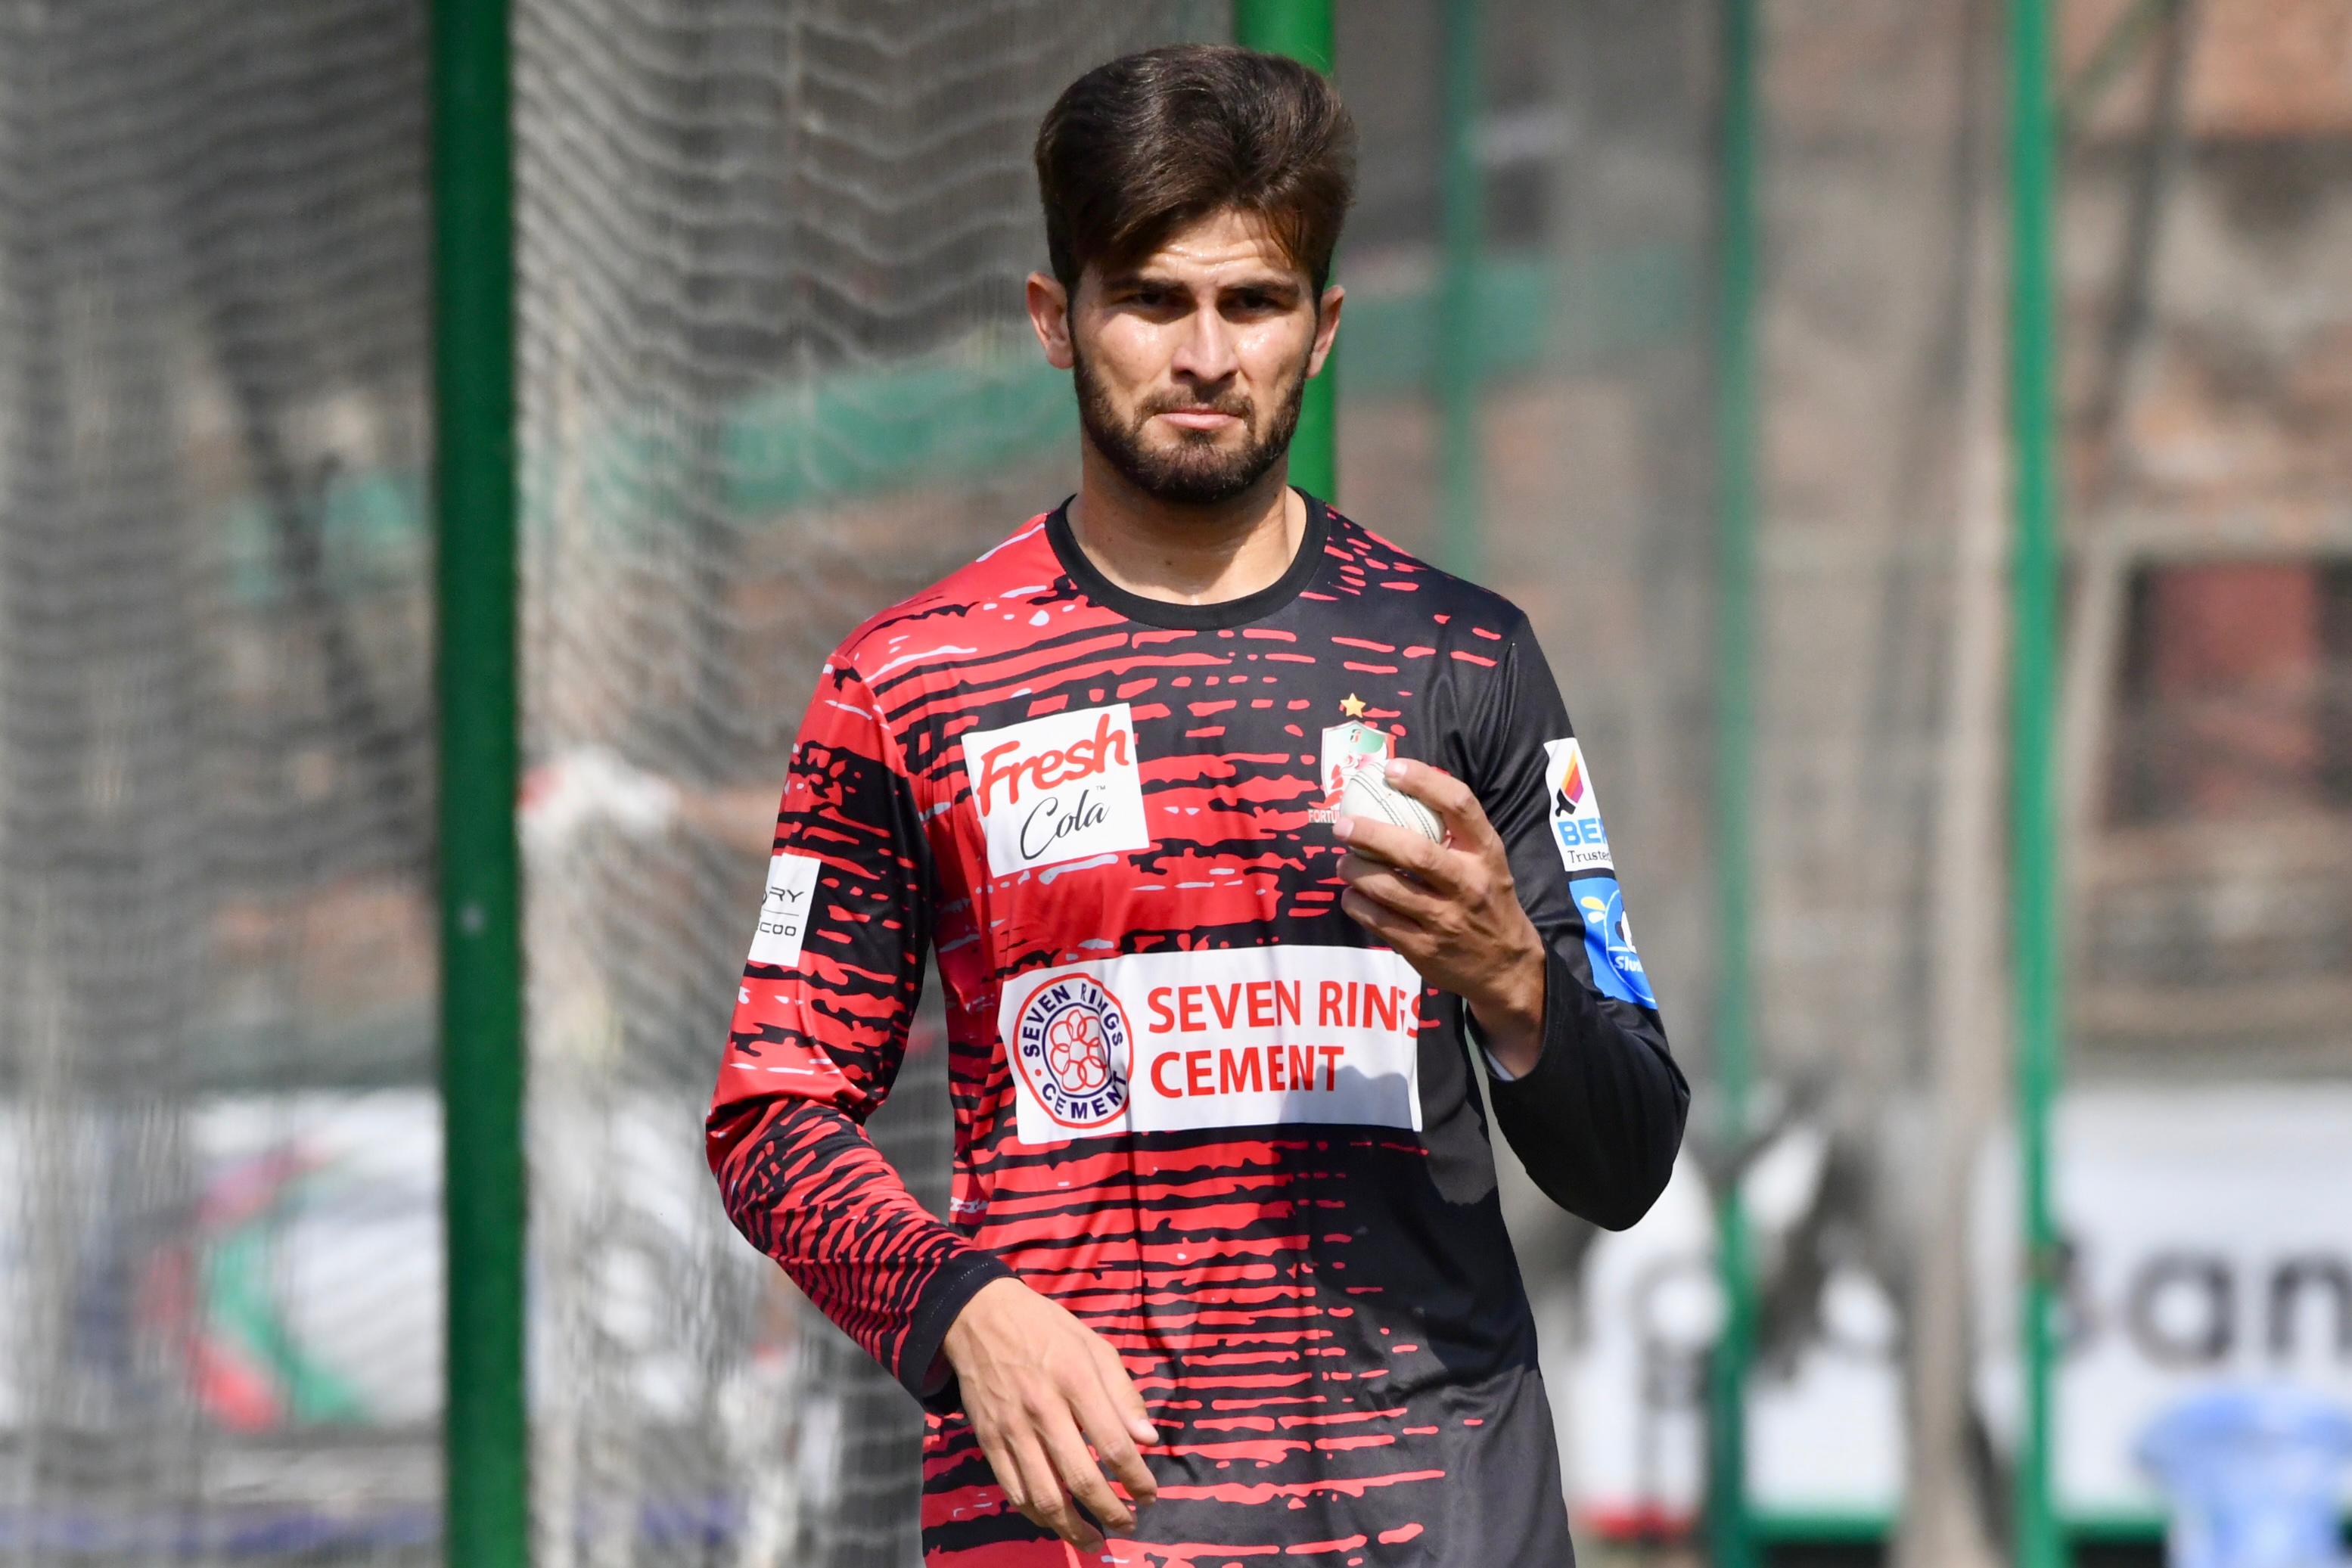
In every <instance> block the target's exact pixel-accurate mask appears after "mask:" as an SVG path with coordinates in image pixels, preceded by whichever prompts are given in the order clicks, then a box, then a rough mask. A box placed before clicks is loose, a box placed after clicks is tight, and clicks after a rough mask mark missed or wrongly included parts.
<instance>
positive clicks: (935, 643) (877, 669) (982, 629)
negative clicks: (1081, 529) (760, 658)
mask: <svg viewBox="0 0 2352 1568" xmlns="http://www.w3.org/2000/svg"><path fill="white" fill-rule="evenodd" d="M1046 515H1047V514H1045V513H1043V512H1040V513H1039V514H1037V515H1036V516H1035V517H1031V518H1030V519H1029V520H1028V521H1027V522H1025V523H1024V524H1022V525H1021V526H1020V527H1019V528H1015V529H1013V532H1012V533H1010V534H1008V535H1006V536H1005V538H1003V539H1001V540H999V541H998V542H997V543H996V544H994V545H992V546H991V547H990V548H989V549H987V550H985V551H983V552H982V554H981V555H980V556H979V557H978V558H976V559H973V560H971V561H969V562H967V563H966V564H965V565H963V566H961V567H958V568H957V569H956V570H953V571H951V572H950V573H949V574H948V575H947V576H945V577H943V578H941V579H940V580H939V581H937V582H935V583H933V584H931V585H930V586H929V588H926V589H924V590H923V591H921V592H919V593H915V594H910V595H908V597H907V598H905V599H902V600H900V601H898V603H896V604H893V605H891V606H889V607H888V608H887V609H886V610H882V611H878V612H876V613H875V614H873V615H871V616H868V617H867V618H866V620H865V621H864V622H862V623H860V624H859V625H858V627H857V628H856V630H855V631H853V632H850V633H849V635H848V636H846V637H845V638H843V639H842V642H841V644H840V646H839V647H837V648H835V650H834V652H833V656H832V658H830V659H829V660H827V661H826V671H827V674H829V675H831V676H832V677H834V678H835V679H841V678H847V679H853V680H856V681H859V682H862V683H864V684H865V685H867V686H869V687H872V688H874V689H875V690H876V693H877V696H878V695H880V693H881V691H882V690H883V689H884V688H886V687H890V686H898V685H905V684H907V683H908V681H910V680H918V679H920V678H921V677H923V676H925V675H929V674H936V673H938V672H940V671H941V670H946V669H952V668H955V667H957V666H959V665H961V664H967V663H969V662H971V661H972V660H974V659H984V658H987V657H990V656H992V655H993V654H996V653H1002V652H1005V651H1008V650H1010V649H1013V648H1015V647H1019V646H1021V645H1023V644H1024V643H1028V642H1030V641H1031V640H1033V639H1034V636H1035V630H1034V627H1033V626H1032V625H1031V624H1030V622H1031V621H1032V620H1033V619H1034V617H1035V616H1036V615H1037V614H1039V613H1042V612H1041V611H1040V610H1039V609H1038V608H1037V606H1036V604H1035V603H1034V601H1035V600H1036V599H1037V598H1038V596H1040V595H1043V594H1045V593H1048V592H1050V591H1052V590H1053V588H1054V584H1055V578H1057V577H1058V576H1059V575H1060V574H1061V568H1060V565H1059V563H1058V562H1056V561H1055V559H1054V551H1053V547H1052V545H1051V544H1049V543H1048V542H1047V541H1046V538H1045V517H1046Z"/></svg>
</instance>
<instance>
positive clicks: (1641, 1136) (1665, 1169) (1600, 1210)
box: [1480, 946, 1690, 1230]
mask: <svg viewBox="0 0 2352 1568" xmlns="http://www.w3.org/2000/svg"><path fill="white" fill-rule="evenodd" d="M1621 1011H1622V1012H1624V1013H1627V1014H1631V1015H1633V1017H1634V1018H1638V1019H1643V1023H1641V1024H1635V1023H1630V1022H1628V1021H1627V1020H1626V1019H1622V1018H1620V1017H1619V1016H1618V1014H1619V1013H1620V1012H1621ZM1480 1021H1481V1022H1482V1023H1483V1021H1484V1020H1483V1019H1481V1020H1480ZM1656 1032H1657V1031H1656V1030H1655V1026H1654V1022H1651V1021H1650V1015H1645V1014H1642V1013H1640V1012H1639V1011H1638V1009H1633V1008H1630V1007H1626V1006H1624V1005H1623V1004H1612V1003H1606V1002H1604V1001H1603V999H1602V998H1601V997H1600V996H1598V995H1597V994H1595V993H1594V992H1593V991H1592V990H1591V988H1589V987H1587V986H1586V985H1584V984H1583V983H1582V982H1581V981H1580V979H1579V978H1578V977H1577V976H1576V974H1575V972H1574V969H1573V967H1571V966H1570V964H1569V963H1568V961H1567V960H1566V959H1565V958H1564V957H1563V956H1561V955H1560V953H1559V951H1558V949H1557V946H1553V947H1551V948H1549V950H1548V952H1547V961H1546V965H1545V985H1544V998H1543V1009H1542V1025H1541V1029H1540V1031H1539V1044H1538V1050H1537V1051H1535V1053H1534V1055H1533V1058H1532V1060H1531V1061H1527V1070H1526V1071H1517V1069H1516V1065H1515V1063H1514V1062H1513V1061H1508V1060H1503V1061H1500V1065H1501V1066H1502V1067H1503V1068H1504V1069H1505V1071H1511V1072H1512V1073H1513V1076H1512V1077H1510V1078H1509V1079H1508V1080H1503V1079H1501V1078H1500V1075H1497V1078H1496V1082H1494V1083H1493V1086H1492V1087H1493V1092H1494V1100H1495V1113H1496V1120H1497V1121H1498V1122H1499V1123H1500V1124H1501V1125H1502V1129H1503V1134H1504V1135H1505V1136H1506V1137H1507V1138H1508V1139H1509V1140H1510V1144H1511V1147H1512V1148H1513V1149H1514V1150H1515V1151H1517V1154H1518V1155H1519V1159H1520V1162H1521V1163H1522V1164H1523V1165H1525V1166H1527V1169H1528V1176H1531V1177H1532V1178H1534V1180H1535V1183H1536V1185H1537V1186H1538V1187H1540V1188H1542V1189H1543V1191H1544V1192H1545V1194H1546V1195H1547V1196H1549V1197H1550V1198H1551V1199H1552V1201H1553V1202H1555V1203H1558V1204H1559V1206H1560V1207H1563V1208H1566V1209H1568V1210H1569V1211H1570V1213H1573V1214H1577V1215H1580V1216H1582V1217H1583V1218H1587V1219H1590V1220H1591V1221H1592V1222H1593V1223H1594V1224H1596V1225H1600V1226H1602V1227H1604V1228H1609V1229H1612V1230H1622V1229H1623V1228H1625V1227H1627V1226H1629V1225H1632V1224H1633V1222H1634V1221H1635V1220H1637V1219H1639V1218H1641V1217H1642V1216H1643V1214H1645V1213H1647V1212H1648V1211H1649V1207H1650V1206H1651V1205H1652V1204H1653V1203H1654V1202H1655V1201H1656V1200H1657V1197H1658V1194H1659V1193H1661V1192H1663V1191H1664V1190H1665V1185H1666V1180H1667V1178H1668V1177H1669V1176H1672V1175H1673V1173H1674V1164H1675V1152H1676V1151H1677V1150H1678V1149H1679V1148H1680V1147H1681V1145H1682V1134H1683V1122H1684V1117H1685V1113H1686V1112H1687V1110H1688V1107H1689V1103H1690V1089H1689V1086H1688V1085H1687V1084H1686V1083H1685V1082H1684V1081H1683V1075H1682V1072H1681V1071H1680V1070H1679V1069H1678V1068H1676V1067H1675V1064H1674V1061H1673V1059H1672V1058H1671V1057H1669V1056H1668V1055H1667V1054H1666V1050H1665V1042H1664V1039H1663V1037H1660V1038H1657V1039H1655V1040H1653V1039H1652V1038H1651V1036H1652V1035H1653V1034H1654V1033H1656ZM1482 1043H1486V1044H1487V1046H1488V1049H1489V1050H1490V1051H1493V1050H1494V1044H1493V1042H1488V1041H1484V1040H1483V1038H1482ZM1496 1054H1497V1055H1498V1056H1499V1052H1497V1053H1496ZM1522 1060H1525V1059H1524V1058H1522Z"/></svg>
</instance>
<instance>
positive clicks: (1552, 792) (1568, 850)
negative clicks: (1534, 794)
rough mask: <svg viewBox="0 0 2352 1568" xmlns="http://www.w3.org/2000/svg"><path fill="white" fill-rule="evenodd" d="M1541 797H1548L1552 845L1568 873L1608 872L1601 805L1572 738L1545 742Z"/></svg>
mask: <svg viewBox="0 0 2352 1568" xmlns="http://www.w3.org/2000/svg"><path fill="white" fill-rule="evenodd" d="M1544 793H1545V794H1546V795H1547V796H1548V797H1549V809H1550V813H1551V836H1552V841H1553V842H1554V843H1555V844H1557V845H1558V846H1559V860H1560V863H1561V864H1562V865H1564V866H1566V867H1567V868H1568V873H1569V875H1570V876H1575V875H1576V874H1578V873H1580V872H1589V871H1608V870H1610V869H1611V868H1612V862H1611V860H1610V858H1609V830H1608V829H1607V828H1604V827H1602V826H1601V802H1600V801H1599V800H1596V799H1595V798H1594V796H1593V793H1592V776H1591V774H1590V773H1589V772H1587V771H1586V769H1585V766H1584V748H1583V747H1580V746H1579V745H1578V744H1577V743H1576V740H1575V737H1570V738H1568V739H1566V740H1547V741H1545V742H1544Z"/></svg>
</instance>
